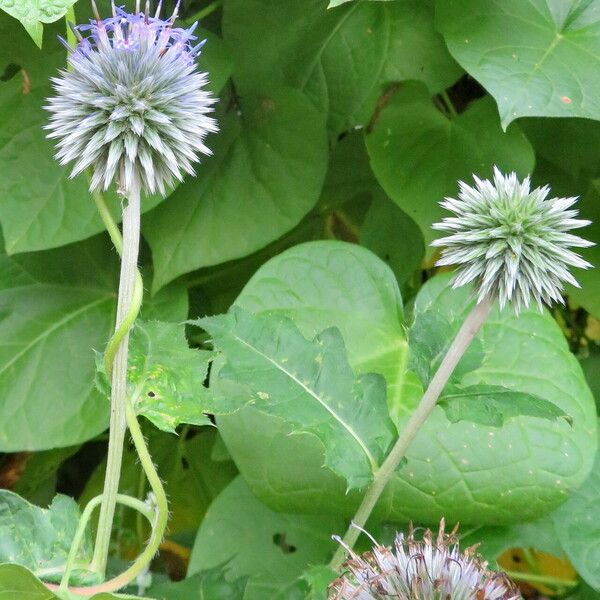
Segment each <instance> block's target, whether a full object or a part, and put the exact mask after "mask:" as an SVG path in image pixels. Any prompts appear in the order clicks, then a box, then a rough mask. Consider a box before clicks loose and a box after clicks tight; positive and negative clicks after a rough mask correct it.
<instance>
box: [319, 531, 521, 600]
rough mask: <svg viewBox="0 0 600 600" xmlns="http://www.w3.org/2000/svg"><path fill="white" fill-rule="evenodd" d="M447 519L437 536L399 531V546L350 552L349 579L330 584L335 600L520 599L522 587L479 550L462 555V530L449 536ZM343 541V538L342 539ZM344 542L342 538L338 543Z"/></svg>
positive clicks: (344, 577)
mask: <svg viewBox="0 0 600 600" xmlns="http://www.w3.org/2000/svg"><path fill="white" fill-rule="evenodd" d="M444 528H445V524H444V520H443V519H442V521H441V523H440V528H439V531H438V534H437V536H435V537H434V535H433V533H432V532H431V530H429V529H426V530H425V532H424V534H423V538H422V539H421V540H418V539H416V538H415V530H414V529H413V527H412V525H411V526H410V528H409V532H408V535H407V536H405V535H404V534H403V533H399V534H398V535H397V536H396V539H395V541H394V545H393V548H387V547H385V546H381V545H380V544H378V543H377V542H376V541H375V540H373V539H372V538H371V539H372V541H373V543H374V547H373V550H372V551H370V552H366V553H365V554H362V555H360V556H359V555H357V554H355V553H354V552H353V551H352V550H350V549H349V548H346V550H348V552H349V553H350V555H351V557H350V558H349V559H348V560H347V561H346V562H345V563H344V565H343V566H342V569H344V573H343V575H342V576H341V577H340V578H338V579H336V580H335V581H334V582H333V583H331V585H330V586H329V596H328V598H329V600H350V599H352V600H389V599H391V598H398V599H402V600H517V599H518V598H521V595H520V594H519V592H518V590H517V589H516V587H515V586H514V585H513V584H512V582H511V581H510V580H509V579H508V578H507V577H506V576H505V575H504V574H503V573H498V572H494V571H489V570H488V569H487V563H486V562H485V561H482V560H481V559H480V558H479V557H478V556H477V554H476V552H475V549H476V547H475V546H471V547H470V548H467V549H466V550H465V551H464V552H461V551H460V549H459V546H458V538H457V536H456V531H457V528H458V527H455V528H454V530H453V531H452V532H451V533H449V534H446V533H445V532H444ZM336 539H338V538H336ZM338 541H339V539H338Z"/></svg>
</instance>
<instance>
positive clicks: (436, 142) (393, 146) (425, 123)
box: [366, 83, 534, 243]
mask: <svg viewBox="0 0 600 600" xmlns="http://www.w3.org/2000/svg"><path fill="white" fill-rule="evenodd" d="M366 140H367V149H368V151H369V156H370V157H371V166H372V167H373V171H374V172H375V175H376V176H377V179H378V180H379V183H380V184H381V185H382V187H383V189H384V190H385V191H386V192H387V193H388V195H389V196H390V198H391V199H392V200H394V202H396V204H398V206H399V207H400V208H401V209H402V210H404V211H405V212H406V213H407V214H408V215H409V216H410V217H411V218H412V219H414V220H415V221H416V222H417V224H418V225H419V226H420V227H421V230H422V232H423V236H424V238H425V241H426V242H427V243H429V242H430V241H431V240H432V239H433V238H434V237H435V236H436V234H435V232H434V231H433V230H432V229H431V224H432V223H435V222H436V221H438V220H440V218H441V217H442V216H443V215H444V214H445V212H444V210H443V209H442V208H441V207H440V205H439V202H440V201H441V200H443V198H444V197H445V196H453V195H455V194H456V193H457V183H456V182H457V180H460V179H462V180H465V181H471V180H472V177H471V175H472V174H473V173H475V174H476V175H479V176H480V177H489V176H491V173H492V166H493V165H497V166H498V167H499V168H500V169H502V170H505V171H512V170H515V171H517V173H519V174H520V175H522V176H524V175H527V174H528V173H529V172H531V170H532V169H533V165H534V154H533V150H532V148H531V145H530V144H529V142H528V141H527V139H526V138H525V136H524V135H523V133H522V132H521V130H520V129H519V128H518V126H516V125H513V126H512V127H511V128H510V130H509V131H508V132H507V133H504V132H503V131H502V129H501V128H500V122H499V120H498V115H497V112H496V108H495V107H494V105H493V101H492V100H491V99H490V98H484V99H482V100H477V101H475V102H473V103H472V104H471V105H470V106H469V107H468V108H467V110H466V111H465V112H463V113H461V114H459V115H458V116H456V117H454V118H449V117H447V116H446V115H444V114H443V113H442V112H441V111H440V110H438V109H437V108H436V106H435V105H434V104H433V102H432V100H431V97H430V94H429V92H428V91H427V89H426V88H425V86H423V85H422V84H417V83H408V84H406V85H404V86H402V87H401V88H400V89H399V90H398V91H397V92H396V94H395V95H394V96H393V97H392V98H391V99H390V101H389V103H388V104H387V105H386V106H385V107H384V108H383V109H382V110H381V112H380V113H379V116H378V118H377V120H376V121H375V124H374V126H373V128H372V130H371V133H369V134H367V136H366Z"/></svg>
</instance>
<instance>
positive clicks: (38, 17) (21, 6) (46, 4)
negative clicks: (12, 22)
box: [0, 0, 77, 48]
mask: <svg viewBox="0 0 600 600" xmlns="http://www.w3.org/2000/svg"><path fill="white" fill-rule="evenodd" d="M75 2H77V0H18V2H15V1H14V0H0V8H1V9H2V10H4V11H6V12H7V13H8V14H9V15H11V16H12V17H14V18H15V19H18V20H19V21H21V23H22V25H23V27H25V29H26V30H27V33H29V35H30V36H31V37H32V39H33V40H34V42H35V43H36V44H37V45H38V46H39V47H40V48H41V47H42V37H43V34H44V27H43V23H52V22H53V21H57V20H58V19H60V18H61V17H64V16H65V15H66V14H67V11H68V10H69V8H71V6H73V4H75Z"/></svg>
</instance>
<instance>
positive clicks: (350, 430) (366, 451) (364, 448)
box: [232, 333, 378, 471]
mask: <svg viewBox="0 0 600 600" xmlns="http://www.w3.org/2000/svg"><path fill="white" fill-rule="evenodd" d="M232 337H233V339H234V340H236V341H237V342H239V343H240V344H242V345H244V346H246V347H247V348H249V349H250V350H252V351H253V352H254V353H255V354H257V355H258V356H260V357H261V358H263V359H264V360H266V361H267V362H268V363H270V364H272V365H273V366H275V367H276V368H277V369H278V370H279V371H281V372H282V373H283V374H284V375H286V376H287V377H288V378H289V379H291V380H292V381H293V382H294V383H296V384H297V385H298V386H300V387H301V388H302V389H303V390H304V391H305V392H306V393H307V394H308V395H309V396H311V397H312V398H314V400H316V401H317V402H318V404H320V405H321V406H322V407H323V408H324V409H325V410H326V411H327V412H328V413H329V414H330V415H331V416H332V417H333V418H334V419H335V420H336V421H337V422H338V423H339V424H340V425H341V426H342V428H343V429H345V430H346V431H347V432H348V434H350V436H351V437H352V438H353V439H354V441H355V442H356V443H357V444H358V445H359V446H360V448H361V450H362V451H363V452H364V454H365V455H366V457H367V459H368V461H369V463H370V465H371V469H372V470H373V471H375V470H376V469H377V466H378V465H377V461H376V460H375V458H374V457H373V455H372V454H371V452H370V451H369V449H368V448H367V446H366V445H365V443H364V442H363V441H362V439H361V438H360V436H359V435H358V434H357V433H356V432H355V431H354V429H353V428H352V427H351V426H350V425H349V424H348V423H346V421H344V419H342V418H341V417H340V416H339V415H338V414H337V413H336V412H335V411H333V410H332V409H331V407H330V406H328V405H327V404H326V403H325V402H324V401H323V400H322V399H321V398H320V397H319V396H318V394H316V393H315V392H314V391H313V390H311V389H310V388H309V387H308V386H306V385H304V384H303V383H302V382H301V381H300V380H299V379H298V378H297V377H296V376H295V375H294V374H293V373H291V372H290V371H288V370H287V369H286V368H285V367H284V366H283V365H282V364H281V363H279V362H277V361H276V360H274V359H273V358H271V357H270V356H268V355H267V354H265V353H264V352H261V351H260V350H259V349H258V348H256V347H255V346H253V345H252V344H250V343H249V342H247V341H246V340H244V339H242V338H241V337H239V336H238V335H236V334H234V333H232Z"/></svg>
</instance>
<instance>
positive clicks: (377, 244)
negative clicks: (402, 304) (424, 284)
mask: <svg viewBox="0 0 600 600" xmlns="http://www.w3.org/2000/svg"><path fill="white" fill-rule="evenodd" d="M360 243H361V244H362V245H363V246H365V247H367V248H368V249H369V250H371V251H372V252H374V253H375V254H377V256H379V258H381V259H382V260H384V261H385V262H386V263H387V264H388V265H390V267H391V268H392V271H394V274H395V275H396V279H397V280H398V283H399V284H400V285H402V284H404V283H406V282H407V281H409V280H410V278H411V277H413V276H414V274H415V272H416V271H417V270H418V269H419V268H420V266H421V262H422V261H423V255H424V254H425V245H424V242H423V234H422V233H421V230H420V229H419V227H418V225H417V224H416V223H415V222H414V221H413V220H412V219H411V218H410V217H409V216H408V215H407V214H406V213H405V212H404V211H403V210H400V208H399V207H398V206H397V205H396V204H394V203H393V202H392V201H390V200H389V199H388V198H381V197H378V198H375V199H374V200H373V203H372V204H371V207H370V208H369V210H368V211H367V214H366V216H365V221H364V223H363V226H362V228H361V230H360Z"/></svg>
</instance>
